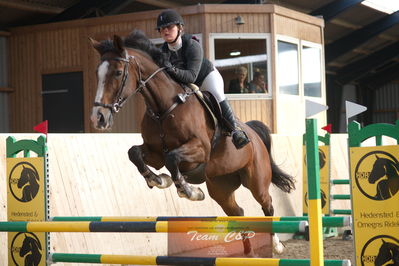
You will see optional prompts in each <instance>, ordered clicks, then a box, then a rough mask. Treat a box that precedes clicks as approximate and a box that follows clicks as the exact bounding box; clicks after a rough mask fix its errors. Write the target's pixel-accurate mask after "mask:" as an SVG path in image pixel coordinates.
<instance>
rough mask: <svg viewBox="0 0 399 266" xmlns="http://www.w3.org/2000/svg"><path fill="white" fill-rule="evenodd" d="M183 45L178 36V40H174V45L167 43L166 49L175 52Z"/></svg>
mask: <svg viewBox="0 0 399 266" xmlns="http://www.w3.org/2000/svg"><path fill="white" fill-rule="evenodd" d="M182 45H183V41H182V39H181V36H179V38H178V39H177V40H176V42H175V43H174V45H171V44H170V43H168V48H169V50H171V51H174V52H176V51H177V50H179V49H180V48H181V47H182Z"/></svg>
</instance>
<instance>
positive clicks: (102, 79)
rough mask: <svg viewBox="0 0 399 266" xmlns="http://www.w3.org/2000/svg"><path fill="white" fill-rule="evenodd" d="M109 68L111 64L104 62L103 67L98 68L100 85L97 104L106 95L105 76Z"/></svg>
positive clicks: (98, 85)
mask: <svg viewBox="0 0 399 266" xmlns="http://www.w3.org/2000/svg"><path fill="white" fill-rule="evenodd" d="M108 66H109V62H108V61H104V62H102V63H101V65H100V66H99V67H98V71H97V73H98V84H97V94H96V100H95V101H96V102H100V101H101V99H102V97H103V94H104V85H105V76H106V75H107V73H108Z"/></svg>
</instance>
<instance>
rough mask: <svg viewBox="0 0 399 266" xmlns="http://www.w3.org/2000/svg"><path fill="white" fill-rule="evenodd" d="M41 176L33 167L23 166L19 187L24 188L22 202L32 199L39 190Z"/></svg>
mask: <svg viewBox="0 0 399 266" xmlns="http://www.w3.org/2000/svg"><path fill="white" fill-rule="evenodd" d="M38 181H39V176H38V175H37V173H36V172H35V171H34V170H33V169H31V168H27V167H25V166H23V169H22V171H21V176H20V177H19V179H18V184H17V186H18V188H22V187H23V190H22V198H21V201H22V202H28V201H31V200H32V199H33V198H34V197H35V196H36V194H37V192H38V191H39V183H38Z"/></svg>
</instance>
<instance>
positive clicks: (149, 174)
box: [128, 144, 173, 188]
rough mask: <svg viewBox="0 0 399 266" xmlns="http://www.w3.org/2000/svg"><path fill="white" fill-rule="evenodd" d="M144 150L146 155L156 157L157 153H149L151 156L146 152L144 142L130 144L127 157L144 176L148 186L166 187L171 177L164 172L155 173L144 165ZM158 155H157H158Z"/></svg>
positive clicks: (168, 185) (170, 182) (160, 159)
mask: <svg viewBox="0 0 399 266" xmlns="http://www.w3.org/2000/svg"><path fill="white" fill-rule="evenodd" d="M144 151H146V155H147V157H153V158H154V157H157V156H158V155H157V154H153V153H151V156H149V154H148V149H145V146H144V144H143V145H140V146H132V147H131V148H130V149H129V151H128V155H129V159H130V161H131V162H132V163H133V164H134V165H135V166H136V167H137V170H138V171H139V172H140V174H141V175H142V176H143V177H144V178H145V181H146V182H147V185H148V187H149V188H153V187H158V188H167V187H170V185H172V183H173V182H172V179H171V178H170V176H168V175H166V174H160V175H157V174H155V173H154V172H153V171H151V169H150V168H149V167H148V166H147V165H146V163H145V161H144V156H143V154H144ZM158 157H159V156H158ZM159 161H162V158H161V157H159Z"/></svg>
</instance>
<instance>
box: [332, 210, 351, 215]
mask: <svg viewBox="0 0 399 266" xmlns="http://www.w3.org/2000/svg"><path fill="white" fill-rule="evenodd" d="M332 213H333V214H348V215H350V214H352V210H341V209H337V210H333V211H332Z"/></svg>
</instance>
